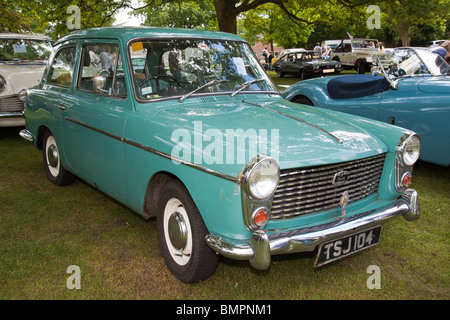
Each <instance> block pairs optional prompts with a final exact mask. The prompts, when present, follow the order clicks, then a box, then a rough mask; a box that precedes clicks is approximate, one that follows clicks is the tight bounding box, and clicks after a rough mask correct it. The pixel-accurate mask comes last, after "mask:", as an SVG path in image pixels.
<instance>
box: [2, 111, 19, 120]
mask: <svg viewBox="0 0 450 320" xmlns="http://www.w3.org/2000/svg"><path fill="white" fill-rule="evenodd" d="M24 114H25V113H24V112H23V111H17V112H0V118H10V117H23V115H24Z"/></svg>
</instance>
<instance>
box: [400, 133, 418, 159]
mask: <svg viewBox="0 0 450 320" xmlns="http://www.w3.org/2000/svg"><path fill="white" fill-rule="evenodd" d="M419 155H420V138H419V137H418V136H417V135H412V136H411V137H409V138H408V139H407V140H406V141H405V144H404V147H403V151H402V160H403V163H404V164H405V165H407V166H412V165H413V164H414V163H416V161H417V159H419Z"/></svg>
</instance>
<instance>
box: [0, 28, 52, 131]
mask: <svg viewBox="0 0 450 320" xmlns="http://www.w3.org/2000/svg"><path fill="white" fill-rule="evenodd" d="M51 48H52V39H51V38H49V37H47V36H44V35H35V34H18V33H0V127H15V126H24V125H25V118H24V102H23V101H22V100H21V97H22V99H24V97H25V93H26V90H27V89H28V88H31V87H34V86H36V85H38V84H39V82H40V80H41V78H42V74H43V71H44V68H45V66H46V63H47V60H48V58H49V56H50V53H51Z"/></svg>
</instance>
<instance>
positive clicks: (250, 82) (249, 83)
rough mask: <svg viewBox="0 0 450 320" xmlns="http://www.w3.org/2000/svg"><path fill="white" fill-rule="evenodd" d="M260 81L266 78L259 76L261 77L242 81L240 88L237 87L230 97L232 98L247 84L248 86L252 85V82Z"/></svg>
mask: <svg viewBox="0 0 450 320" xmlns="http://www.w3.org/2000/svg"><path fill="white" fill-rule="evenodd" d="M261 81H266V79H264V78H261V79H255V80H252V81H248V82H244V83H243V84H242V87H240V88H239V89H237V90H236V91H235V92H233V93H232V94H231V95H230V97H231V98H233V97H234V96H235V95H236V94H238V93H239V92H240V91H242V90H244V89H245V88H247V87H248V86H250V85H252V84H254V83H256V82H261Z"/></svg>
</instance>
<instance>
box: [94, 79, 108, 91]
mask: <svg viewBox="0 0 450 320" xmlns="http://www.w3.org/2000/svg"><path fill="white" fill-rule="evenodd" d="M92 84H93V86H94V93H97V94H104V93H109V92H108V90H105V88H106V78H105V77H103V76H100V75H96V76H95V77H94V78H93V80H92Z"/></svg>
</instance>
